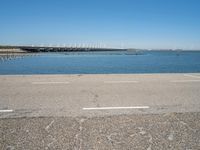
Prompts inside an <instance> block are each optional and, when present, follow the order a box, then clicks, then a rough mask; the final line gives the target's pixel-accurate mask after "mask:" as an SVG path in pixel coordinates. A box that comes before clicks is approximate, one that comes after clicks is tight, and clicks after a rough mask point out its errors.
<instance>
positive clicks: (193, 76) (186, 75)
mask: <svg viewBox="0 0 200 150" xmlns="http://www.w3.org/2000/svg"><path fill="white" fill-rule="evenodd" d="M184 76H185V77H192V78H200V76H195V75H191V74H184Z"/></svg>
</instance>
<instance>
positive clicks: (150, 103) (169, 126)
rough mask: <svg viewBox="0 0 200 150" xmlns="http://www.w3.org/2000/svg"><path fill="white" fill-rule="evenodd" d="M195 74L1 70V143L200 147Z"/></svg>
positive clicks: (198, 77)
mask: <svg viewBox="0 0 200 150" xmlns="http://www.w3.org/2000/svg"><path fill="white" fill-rule="evenodd" d="M199 111H200V74H134V75H133V74H120V75H116V74H111V75H27V76H24V75H19V76H18V75H15V76H12V75H11V76H7V75H5V76H4V75H1V76H0V118H1V119H0V131H1V132H0V133H1V134H2V135H3V136H2V138H1V141H0V144H1V145H0V147H2V149H132V148H134V149H147V150H150V149H198V148H200V144H199V143H200V126H199V124H200V121H199V120H200V113H199Z"/></svg>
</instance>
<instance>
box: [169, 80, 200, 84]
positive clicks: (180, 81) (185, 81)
mask: <svg viewBox="0 0 200 150" xmlns="http://www.w3.org/2000/svg"><path fill="white" fill-rule="evenodd" d="M171 82H172V83H188V82H200V80H175V81H171Z"/></svg>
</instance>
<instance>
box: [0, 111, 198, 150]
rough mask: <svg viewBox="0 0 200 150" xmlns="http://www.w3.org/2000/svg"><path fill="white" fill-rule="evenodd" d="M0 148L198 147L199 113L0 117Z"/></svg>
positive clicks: (149, 149) (179, 149)
mask: <svg viewBox="0 0 200 150" xmlns="http://www.w3.org/2000/svg"><path fill="white" fill-rule="evenodd" d="M0 137H1V138H0V149H2V150H4V149H7V150H14V149H15V150H27V149H28V150H32V149H33V150H35V149H56V150H59V149H81V150H88V149H99V150H109V149H119V150H123V149H124V150H125V149H126V150H127V149H129V150H131V149H136V150H137V149H138V150H161V149H162V150H163V149H166V150H168V149H176V150H186V149H187V150H190V149H192V150H197V149H200V113H180V114H178V113H169V114H157V115H141V114H140V115H137V114H135V115H119V116H118V115H117V116H107V117H105V116H104V117H92V118H87V117H75V118H72V117H45V118H44V117H39V118H9V119H1V120H0Z"/></svg>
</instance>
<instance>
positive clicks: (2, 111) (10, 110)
mask: <svg viewBox="0 0 200 150" xmlns="http://www.w3.org/2000/svg"><path fill="white" fill-rule="evenodd" d="M8 112H13V110H12V109H5V110H0V113H8Z"/></svg>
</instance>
